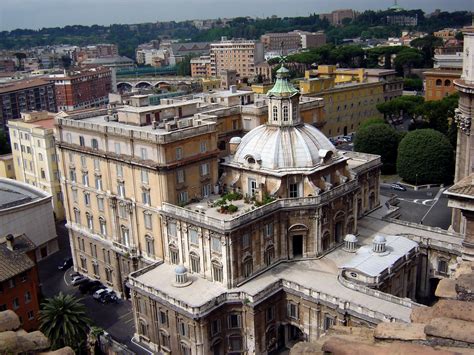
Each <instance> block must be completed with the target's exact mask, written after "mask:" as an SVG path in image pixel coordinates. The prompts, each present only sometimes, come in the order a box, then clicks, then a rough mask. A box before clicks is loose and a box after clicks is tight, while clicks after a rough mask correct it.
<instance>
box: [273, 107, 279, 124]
mask: <svg viewBox="0 0 474 355" xmlns="http://www.w3.org/2000/svg"><path fill="white" fill-rule="evenodd" d="M273 121H278V107H276V106H273Z"/></svg>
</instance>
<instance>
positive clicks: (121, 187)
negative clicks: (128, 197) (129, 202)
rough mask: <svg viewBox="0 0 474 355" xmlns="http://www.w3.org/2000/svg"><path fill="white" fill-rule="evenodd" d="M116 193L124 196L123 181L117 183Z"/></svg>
mask: <svg viewBox="0 0 474 355" xmlns="http://www.w3.org/2000/svg"><path fill="white" fill-rule="evenodd" d="M117 193H118V195H119V196H120V197H122V198H125V183H123V182H119V183H118V184H117Z"/></svg>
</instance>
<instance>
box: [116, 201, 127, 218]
mask: <svg viewBox="0 0 474 355" xmlns="http://www.w3.org/2000/svg"><path fill="white" fill-rule="evenodd" d="M118 215H119V217H120V218H123V219H128V213H127V206H126V205H125V203H119V205H118Z"/></svg>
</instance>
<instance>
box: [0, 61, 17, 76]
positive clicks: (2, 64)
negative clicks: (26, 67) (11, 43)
mask: <svg viewBox="0 0 474 355" xmlns="http://www.w3.org/2000/svg"><path fill="white" fill-rule="evenodd" d="M14 71H15V61H14V60H13V59H11V58H0V72H7V73H9V72H14Z"/></svg>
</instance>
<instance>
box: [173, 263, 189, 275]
mask: <svg viewBox="0 0 474 355" xmlns="http://www.w3.org/2000/svg"><path fill="white" fill-rule="evenodd" d="M186 271H187V270H186V268H185V267H184V265H178V266H176V268H175V269H174V272H175V273H176V274H185V273H186Z"/></svg>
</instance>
